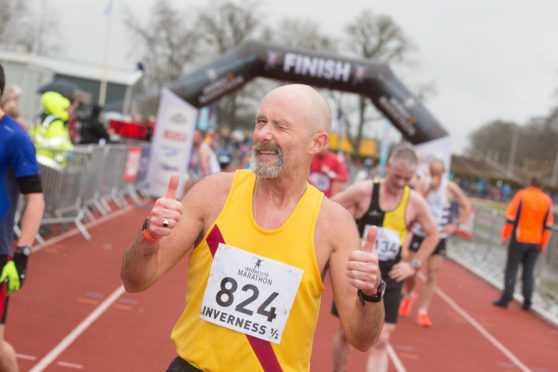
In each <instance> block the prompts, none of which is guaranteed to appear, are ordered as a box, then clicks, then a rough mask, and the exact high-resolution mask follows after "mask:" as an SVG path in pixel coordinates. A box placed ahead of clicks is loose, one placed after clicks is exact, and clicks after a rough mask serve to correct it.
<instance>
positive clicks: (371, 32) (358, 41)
mask: <svg viewBox="0 0 558 372" xmlns="http://www.w3.org/2000/svg"><path fill="white" fill-rule="evenodd" d="M345 33H346V35H347V39H346V40H345V44H344V45H345V47H346V49H347V50H348V51H349V52H350V53H351V54H353V55H354V56H355V57H358V58H362V59H365V60H367V61H370V62H379V63H388V64H391V65H394V64H404V63H407V62H408V61H409V59H408V58H409V55H410V53H411V52H412V51H413V50H414V49H415V47H414V45H413V43H412V42H411V41H410V39H408V38H407V36H406V35H405V34H404V32H403V30H402V29H401V27H399V25H397V24H396V23H395V21H394V20H393V19H392V18H391V17H389V16H386V15H376V14H374V13H372V12H371V11H369V10H365V11H363V12H362V13H360V15H359V16H358V17H356V18H355V19H354V20H353V21H352V22H350V23H349V24H348V25H347V26H346V27H345ZM344 106H345V107H344V108H343V111H344V112H354V111H356V113H357V119H356V125H353V124H352V123H351V121H350V119H349V116H348V115H344V120H345V126H346V127H347V129H349V128H356V132H357V133H356V136H355V137H354V139H353V140H351V145H352V146H353V148H354V149H355V151H358V149H359V147H360V142H361V139H362V134H363V131H364V129H365V125H366V124H367V123H370V122H372V121H373V120H374V119H378V118H379V116H375V117H371V116H367V109H368V108H370V107H372V105H371V103H370V100H369V99H368V98H365V97H359V98H358V102H357V105H356V108H352V107H350V106H349V107H347V105H346V104H345V105H344Z"/></svg>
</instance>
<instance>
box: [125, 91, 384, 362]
mask: <svg viewBox="0 0 558 372" xmlns="http://www.w3.org/2000/svg"><path fill="white" fill-rule="evenodd" d="M330 125H331V111H330V109H329V106H328V104H327V102H326V101H325V99H324V98H323V97H322V96H321V95H320V94H319V93H318V92H316V91H315V90H314V89H312V88H311V87H309V86H305V85H298V84H295V85H286V86H283V87H280V88H277V89H275V90H273V91H271V92H270V93H269V94H268V95H267V96H266V97H265V98H264V100H263V101H262V103H261V105H260V107H259V110H258V114H257V116H256V120H255V128H254V132H253V135H252V140H253V147H252V153H253V156H252V164H251V170H239V171H237V172H235V173H218V174H214V175H210V176H207V177H205V178H204V179H202V180H201V181H200V182H199V183H197V184H196V185H195V186H194V187H193V188H192V189H191V190H190V191H189V192H188V193H187V194H186V196H185V197H184V198H183V200H182V203H179V202H178V201H176V200H175V196H176V187H177V185H178V179H177V177H172V178H171V181H170V183H169V191H168V193H167V195H166V196H165V197H163V198H160V199H158V200H157V202H156V203H155V206H154V207H153V209H152V210H151V213H150V216H149V218H148V219H147V220H146V222H145V223H144V226H143V229H142V232H140V233H139V234H138V235H137V237H136V239H135V240H134V241H133V242H132V244H131V245H130V246H129V248H128V249H127V250H126V252H125V254H124V258H123V263H122V272H121V277H122V280H123V282H124V285H125V287H126V289H127V290H129V291H143V290H146V289H147V288H149V287H150V286H151V285H153V284H154V283H155V282H157V280H159V279H160V278H161V277H162V276H163V275H164V274H165V273H166V272H167V271H168V270H170V269H171V268H172V267H173V266H174V265H175V264H176V263H178V262H179V261H180V260H181V259H182V258H183V257H184V255H186V254H188V255H189V260H188V277H187V278H186V281H187V283H188V287H187V290H186V307H185V309H184V312H183V314H182V316H181V317H180V319H178V321H177V322H176V325H175V327H174V329H173V331H172V339H173V341H174V343H175V346H176V351H177V354H178V357H177V358H176V359H174V360H173V361H172V363H171V365H170V366H169V369H168V371H198V370H204V371H231V370H235V371H282V370H284V371H309V370H310V354H311V352H312V339H313V335H314V332H315V328H316V323H317V319H318V312H319V308H320V306H319V303H320V298H321V294H322V292H323V290H324V285H323V280H324V277H325V275H326V272H327V271H328V270H329V273H330V277H331V282H332V287H333V294H334V297H335V301H336V302H337V304H338V305H339V314H340V317H341V322H342V324H343V326H344V328H345V330H346V333H347V338H348V339H349V342H351V344H353V345H354V346H355V347H357V348H358V349H360V350H367V349H368V348H370V346H371V345H372V344H373V343H374V342H375V341H376V339H377V338H378V335H379V333H380V330H381V327H382V324H383V318H384V311H383V306H382V303H381V293H378V292H379V291H378V289H379V288H381V286H380V281H381V278H380V274H379V268H378V257H377V254H376V253H375V252H374V251H373V243H374V239H375V237H376V231H375V230H373V231H372V234H370V235H371V237H370V238H368V240H367V241H366V244H365V245H364V248H363V249H360V241H359V235H358V232H357V229H356V227H355V224H354V221H353V219H352V216H351V215H350V214H349V213H348V212H347V210H345V209H344V208H343V207H342V206H340V205H339V204H337V203H334V202H332V201H330V200H329V199H327V198H324V197H323V194H322V193H321V192H319V191H318V190H317V189H316V188H314V187H313V186H311V185H309V184H308V182H307V176H308V172H309V168H310V163H311V161H312V158H313V156H314V155H315V154H317V153H319V152H320V151H321V150H322V149H323V148H324V147H325V146H326V144H327V140H328V131H329V129H330ZM357 293H361V296H360V298H359V296H357ZM361 298H365V299H367V300H361ZM369 300H370V301H369Z"/></svg>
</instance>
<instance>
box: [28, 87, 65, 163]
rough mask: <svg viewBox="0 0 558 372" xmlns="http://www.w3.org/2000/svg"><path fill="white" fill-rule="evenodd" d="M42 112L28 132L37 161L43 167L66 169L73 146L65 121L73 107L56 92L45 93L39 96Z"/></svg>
mask: <svg viewBox="0 0 558 372" xmlns="http://www.w3.org/2000/svg"><path fill="white" fill-rule="evenodd" d="M41 101H42V103H43V107H44V112H43V113H42V114H41V116H40V119H38V120H37V122H36V123H35V125H33V126H32V127H31V128H30V130H29V135H30V136H31V138H32V140H33V142H34V143H35V146H36V147H37V161H38V162H39V164H42V165H44V166H47V167H50V168H54V169H58V170H62V169H64V168H65V167H66V159H67V156H68V151H71V150H73V148H74V146H73V145H72V142H71V141H70V133H69V131H68V128H67V127H66V121H67V120H68V118H69V117H70V113H71V112H72V111H73V110H74V108H75V105H74V104H72V102H70V100H69V99H68V98H66V97H64V96H63V95H61V94H60V93H58V92H45V93H43V95H42V96H41Z"/></svg>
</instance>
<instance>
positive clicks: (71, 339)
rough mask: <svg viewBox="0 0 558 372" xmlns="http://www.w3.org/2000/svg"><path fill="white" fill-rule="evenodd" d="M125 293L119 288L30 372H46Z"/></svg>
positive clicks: (121, 287)
mask: <svg viewBox="0 0 558 372" xmlns="http://www.w3.org/2000/svg"><path fill="white" fill-rule="evenodd" d="M124 292H125V289H124V286H122V285H121V286H119V287H118V288H117V289H116V291H114V292H113V293H112V294H111V295H110V296H109V297H108V298H107V299H106V300H105V301H104V302H103V303H102V304H100V305H99V306H98V307H97V308H96V309H95V310H93V312H92V313H91V314H89V316H88V317H87V318H85V320H84V321H82V322H81V323H80V324H78V326H77V327H76V328H74V329H73V330H72V332H70V333H69V334H68V335H67V336H66V337H64V339H63V340H62V341H60V343H59V344H58V345H56V346H55V347H54V348H53V349H52V350H51V351H49V352H48V354H47V355H45V356H44V358H43V359H41V360H40V361H39V363H37V364H36V365H35V366H34V367H33V368H32V369H31V370H30V371H29V372H40V371H42V370H44V369H45V368H46V367H47V366H48V365H49V364H50V363H52V361H53V360H54V359H56V358H57V357H58V356H59V355H60V354H61V353H62V352H63V351H64V350H66V349H67V348H68V346H70V345H71V344H72V342H74V341H75V339H76V338H78V337H79V335H80V334H82V333H83V331H85V330H86V329H87V328H88V327H89V326H90V325H91V324H92V323H93V322H94V321H95V320H96V319H97V318H98V317H99V316H101V314H103V313H104V312H105V310H106V309H108V307H109V306H110V305H112V304H113V303H114V301H116V300H117V299H118V297H120V296H121V295H122V294H123V293H124Z"/></svg>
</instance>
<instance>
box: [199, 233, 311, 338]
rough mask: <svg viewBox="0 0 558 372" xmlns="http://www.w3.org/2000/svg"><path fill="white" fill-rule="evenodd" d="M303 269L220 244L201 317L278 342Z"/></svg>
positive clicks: (210, 275)
mask: <svg viewBox="0 0 558 372" xmlns="http://www.w3.org/2000/svg"><path fill="white" fill-rule="evenodd" d="M302 274H303V270H302V269H299V268H297V267H293V266H290V265H287V264H284V263H282V262H279V261H275V260H272V259H269V258H266V257H262V256H259V255H256V254H253V253H250V252H247V251H244V250H242V249H238V248H235V247H231V246H229V245H226V244H223V243H221V244H219V247H218V248H217V251H216V253H215V256H214V259H213V264H212V265H211V271H210V274H209V280H208V282H207V287H206V290H205V293H204V296H203V301H202V308H201V314H200V318H202V319H204V320H206V321H208V322H211V323H214V324H217V325H220V326H222V327H226V328H229V329H232V330H235V331H238V332H241V333H245V334H248V335H251V336H254V337H257V338H260V339H262V340H266V341H270V342H274V343H276V344H279V343H280V341H281V335H282V334H283V330H284V328H285V324H286V322H287V319H288V317H289V313H290V311H291V308H292V305H293V301H294V298H295V296H296V293H297V291H298V287H299V285H300V281H301V279H302Z"/></svg>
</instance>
